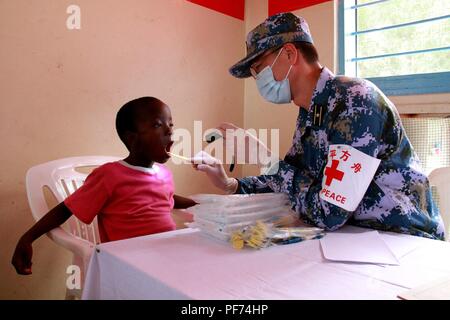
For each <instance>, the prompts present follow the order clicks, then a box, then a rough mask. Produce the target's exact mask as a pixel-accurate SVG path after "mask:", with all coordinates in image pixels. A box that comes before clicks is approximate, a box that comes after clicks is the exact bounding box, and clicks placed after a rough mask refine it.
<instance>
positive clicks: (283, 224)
mask: <svg viewBox="0 0 450 320" xmlns="http://www.w3.org/2000/svg"><path fill="white" fill-rule="evenodd" d="M191 198H192V199H193V200H194V201H196V202H197V203H198V204H197V205H195V206H193V207H191V208H189V212H191V213H192V214H193V222H192V223H190V224H188V226H189V227H191V228H198V229H200V230H201V231H202V232H203V233H204V234H207V235H209V236H212V237H214V238H216V239H220V240H222V241H226V242H229V241H231V243H232V244H233V246H234V247H236V248H238V247H240V245H236V243H238V244H240V243H242V247H243V246H244V245H247V246H250V247H253V248H263V247H266V246H268V245H274V244H287V243H292V242H298V241H303V240H307V239H309V238H314V237H316V236H318V235H321V234H322V232H323V230H322V229H319V228H304V227H301V228H299V227H297V228H294V227H292V226H294V225H296V224H297V223H298V222H299V219H298V215H297V214H296V213H295V212H294V211H293V210H292V209H291V205H290V202H289V198H288V196H287V195H286V194H284V193H262V194H239V195H215V194H199V195H194V196H191ZM263 226H264V228H263ZM261 228H262V229H261ZM252 235H253V236H252ZM258 235H261V237H259V236H258Z"/></svg>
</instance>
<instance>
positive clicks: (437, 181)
mask: <svg viewBox="0 0 450 320" xmlns="http://www.w3.org/2000/svg"><path fill="white" fill-rule="evenodd" d="M428 178H429V180H430V184H431V186H435V187H436V189H437V193H438V205H439V211H440V212H441V216H442V219H443V220H444V227H445V233H446V239H447V241H448V240H450V230H449V228H450V167H444V168H437V169H434V170H433V171H432V172H431V173H430V175H429V177H428Z"/></svg>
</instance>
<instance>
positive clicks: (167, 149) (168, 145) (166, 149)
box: [165, 141, 173, 157]
mask: <svg viewBox="0 0 450 320" xmlns="http://www.w3.org/2000/svg"><path fill="white" fill-rule="evenodd" d="M172 145H173V141H170V142H169V143H168V144H167V145H166V147H165V151H166V154H167V155H168V156H169V157H170V148H171V147H172Z"/></svg>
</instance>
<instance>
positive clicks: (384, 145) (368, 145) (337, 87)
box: [230, 13, 444, 239]
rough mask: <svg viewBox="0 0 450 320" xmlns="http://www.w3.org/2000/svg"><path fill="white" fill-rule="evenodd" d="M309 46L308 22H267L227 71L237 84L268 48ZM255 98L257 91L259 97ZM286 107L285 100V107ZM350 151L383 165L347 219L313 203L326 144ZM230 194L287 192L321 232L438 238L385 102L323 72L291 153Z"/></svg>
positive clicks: (282, 18) (422, 181) (415, 168)
mask: <svg viewBox="0 0 450 320" xmlns="http://www.w3.org/2000/svg"><path fill="white" fill-rule="evenodd" d="M297 41H304V42H308V43H312V38H311V35H310V32H309V28H308V25H307V24H306V21H305V20H303V19H302V18H300V17H297V16H295V15H294V14H292V13H281V14H277V15H274V16H271V17H269V18H268V19H267V20H266V21H264V22H263V23H262V24H260V25H259V26H257V27H256V28H255V29H254V30H253V31H251V32H250V33H249V34H248V37H247V56H246V57H245V58H244V59H242V60H241V61H239V62H238V63H236V64H235V65H234V66H233V67H231V69H230V73H231V74H232V75H233V76H235V77H237V78H246V77H249V76H250V75H251V73H250V66H251V65H252V63H253V62H254V60H255V59H256V58H258V57H260V56H261V55H263V54H264V52H266V51H267V50H268V49H274V48H276V47H280V46H282V45H283V44H285V43H293V42H297ZM260 92H261V90H260ZM289 102H290V101H289ZM337 144H344V145H348V146H351V147H353V148H355V149H357V150H359V151H362V152H363V153H365V154H366V155H369V156H371V157H373V158H377V159H379V160H381V162H380V164H379V166H378V169H377V170H376V173H375V174H374V176H373V178H372V180H371V182H370V184H369V186H368V188H367V191H366V192H365V193H364V196H363V197H362V200H361V202H360V203H359V205H358V206H357V208H356V210H354V211H353V212H350V211H347V210H345V209H343V208H341V207H339V206H337V205H334V204H331V203H329V202H328V201H325V200H324V199H322V198H321V197H319V193H320V191H321V190H322V187H323V181H324V171H325V169H326V166H327V159H328V157H329V151H330V146H331V145H337ZM238 182H239V185H238V188H237V191H236V193H262V192H285V193H287V194H288V195H289V197H290V200H291V201H292V204H293V208H294V209H295V210H296V212H298V214H299V216H300V218H301V219H302V220H303V221H305V222H307V223H309V224H313V225H315V226H318V227H321V228H325V229H327V230H336V229H338V228H339V227H341V226H342V225H344V224H345V223H349V224H352V225H356V226H361V227H368V228H373V229H380V230H386V231H394V232H400V233H406V234H412V235H416V236H422V237H427V238H432V239H443V238H444V228H443V222H442V218H441V217H440V215H439V212H438V209H437V207H436V205H435V204H434V203H433V200H432V197H431V190H430V185H429V182H428V179H427V177H426V176H425V174H424V173H423V170H422V168H421V165H420V163H419V160H418V158H417V156H416V154H415V152H414V150H413V148H412V146H411V144H410V142H409V140H408V138H407V136H406V135H405V131H404V129H403V127H402V125H401V121H400V117H399V115H398V113H397V110H396V108H395V106H394V105H393V104H392V102H391V101H389V99H388V98H387V97H386V96H385V95H384V94H383V93H382V92H381V91H380V90H379V89H378V88H377V87H376V86H375V85H374V84H372V83H371V82H369V81H367V80H363V79H357V78H348V77H344V76H335V75H333V73H332V72H331V71H330V70H328V69H327V68H322V71H321V72H320V76H319V79H318V82H317V84H316V87H315V89H314V92H313V96H312V100H311V103H310V106H309V111H307V110H306V108H300V112H299V115H298V119H297V126H296V131H295V134H294V138H293V143H292V146H291V148H290V150H289V152H288V153H287V155H286V156H285V158H284V160H282V161H280V162H279V163H278V170H277V172H276V173H275V174H270V175H261V176H255V177H245V178H242V179H238Z"/></svg>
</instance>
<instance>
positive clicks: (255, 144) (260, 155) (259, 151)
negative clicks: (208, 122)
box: [217, 122, 271, 166]
mask: <svg viewBox="0 0 450 320" xmlns="http://www.w3.org/2000/svg"><path fill="white" fill-rule="evenodd" d="M217 129H218V130H220V133H221V135H222V137H223V143H224V147H225V148H226V149H227V151H228V152H233V155H234V156H235V157H236V158H237V159H238V160H237V161H238V163H239V164H242V161H245V163H246V164H258V165H259V166H267V165H269V163H270V160H269V158H270V157H271V151H270V150H269V148H267V146H266V145H265V144H264V143H263V142H262V141H261V140H259V139H258V138H257V137H255V136H254V135H253V134H251V133H250V132H248V131H247V130H244V129H242V128H239V127H237V126H235V125H234V124H232V123H229V122H223V123H221V124H220V125H219V126H218V127H217ZM230 130H231V131H230ZM227 131H228V132H229V133H234V134H232V135H230V136H228V137H227ZM238 137H243V139H244V141H238ZM227 139H228V143H227ZM230 139H234V141H229V140H230ZM231 146H233V149H231V148H232V147H231ZM262 160H263V161H262ZM264 162H266V163H264Z"/></svg>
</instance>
